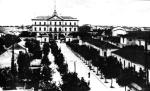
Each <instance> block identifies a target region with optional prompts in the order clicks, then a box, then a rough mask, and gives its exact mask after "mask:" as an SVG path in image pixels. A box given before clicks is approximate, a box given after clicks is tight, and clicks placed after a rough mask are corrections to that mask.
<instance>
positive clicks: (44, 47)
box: [42, 43, 50, 55]
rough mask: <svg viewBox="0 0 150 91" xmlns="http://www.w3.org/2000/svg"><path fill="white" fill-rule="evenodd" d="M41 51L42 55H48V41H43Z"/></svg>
mask: <svg viewBox="0 0 150 91" xmlns="http://www.w3.org/2000/svg"><path fill="white" fill-rule="evenodd" d="M42 51H43V54H44V55H48V53H49V51H50V49H49V43H44V45H43V50H42Z"/></svg>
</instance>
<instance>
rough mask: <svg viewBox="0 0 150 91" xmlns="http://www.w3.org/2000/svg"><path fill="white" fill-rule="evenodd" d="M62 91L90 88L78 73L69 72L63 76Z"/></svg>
mask: <svg viewBox="0 0 150 91" xmlns="http://www.w3.org/2000/svg"><path fill="white" fill-rule="evenodd" d="M62 80H63V84H62V85H61V89H62V91H89V90H90V88H89V86H88V84H87V83H86V82H85V80H84V79H83V78H82V79H81V80H80V79H79V78H78V77H77V73H68V74H65V75H63V77H62Z"/></svg>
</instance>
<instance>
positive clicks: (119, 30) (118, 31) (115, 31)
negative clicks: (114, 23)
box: [112, 27, 127, 36]
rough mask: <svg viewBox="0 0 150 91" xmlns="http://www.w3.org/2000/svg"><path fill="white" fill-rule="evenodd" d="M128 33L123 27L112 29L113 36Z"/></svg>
mask: <svg viewBox="0 0 150 91" xmlns="http://www.w3.org/2000/svg"><path fill="white" fill-rule="evenodd" d="M125 34H127V32H126V30H125V29H124V28H121V27H116V28H114V29H113V30H112V36H118V35H125Z"/></svg>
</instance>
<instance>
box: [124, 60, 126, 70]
mask: <svg viewBox="0 0 150 91" xmlns="http://www.w3.org/2000/svg"><path fill="white" fill-rule="evenodd" d="M125 65H126V62H125V60H124V68H125Z"/></svg>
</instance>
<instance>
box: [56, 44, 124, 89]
mask: <svg viewBox="0 0 150 91" xmlns="http://www.w3.org/2000/svg"><path fill="white" fill-rule="evenodd" d="M57 44H58V46H59V47H60V48H61V51H62V53H63V55H64V57H65V60H66V62H67V63H68V69H69V71H70V72H75V71H76V72H77V73H78V77H79V78H81V77H83V78H84V79H85V80H86V81H87V82H88V81H90V88H91V91H124V89H123V88H122V89H117V88H110V85H109V86H108V85H106V84H104V82H102V81H101V80H100V79H99V78H98V76H96V75H95V74H94V73H93V72H92V71H90V70H89V69H88V67H87V66H86V65H85V64H83V62H82V61H81V60H80V58H78V57H77V56H76V55H75V54H74V53H73V52H72V51H71V50H70V49H69V48H68V47H67V46H66V44H64V43H57ZM89 72H90V78H88V73H89ZM109 84H110V83H109Z"/></svg>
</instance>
